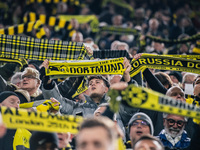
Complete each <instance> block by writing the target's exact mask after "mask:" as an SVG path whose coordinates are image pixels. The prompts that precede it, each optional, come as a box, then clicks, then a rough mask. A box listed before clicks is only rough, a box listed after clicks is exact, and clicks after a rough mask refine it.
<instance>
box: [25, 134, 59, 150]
mask: <svg viewBox="0 0 200 150" xmlns="http://www.w3.org/2000/svg"><path fill="white" fill-rule="evenodd" d="M29 143H30V150H35V149H37V148H38V147H39V146H42V145H43V144H45V143H52V144H54V145H55V147H56V148H58V137H57V134H56V133H48V132H38V131H35V132H33V133H32V136H31V138H30V140H29Z"/></svg>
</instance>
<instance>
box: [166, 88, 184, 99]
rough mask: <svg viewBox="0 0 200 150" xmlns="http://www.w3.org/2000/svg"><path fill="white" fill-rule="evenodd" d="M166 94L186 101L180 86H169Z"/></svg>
mask: <svg viewBox="0 0 200 150" xmlns="http://www.w3.org/2000/svg"><path fill="white" fill-rule="evenodd" d="M166 95H167V96H169V97H172V98H174V99H176V100H181V101H185V97H184V92H183V90H182V89H181V88H180V87H178V86H172V87H171V88H169V89H168V90H167V93H166Z"/></svg>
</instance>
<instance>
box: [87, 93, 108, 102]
mask: <svg viewBox="0 0 200 150" xmlns="http://www.w3.org/2000/svg"><path fill="white" fill-rule="evenodd" d="M84 96H85V99H86V101H87V102H89V101H90V102H94V101H93V100H92V98H91V97H90V96H88V95H84ZM107 99H108V97H107V95H106V94H104V96H103V98H102V99H101V102H100V103H99V104H101V103H107V102H108V100H107Z"/></svg>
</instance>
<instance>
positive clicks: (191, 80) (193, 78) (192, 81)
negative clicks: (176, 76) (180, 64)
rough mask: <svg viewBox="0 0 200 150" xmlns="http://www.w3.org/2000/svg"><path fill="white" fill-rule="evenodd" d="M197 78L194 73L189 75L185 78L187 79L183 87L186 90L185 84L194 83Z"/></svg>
mask: <svg viewBox="0 0 200 150" xmlns="http://www.w3.org/2000/svg"><path fill="white" fill-rule="evenodd" d="M195 78H196V77H195V76H194V75H191V76H187V78H186V79H185V81H184V82H183V83H182V85H183V89H184V90H185V84H193V83H194V80H195Z"/></svg>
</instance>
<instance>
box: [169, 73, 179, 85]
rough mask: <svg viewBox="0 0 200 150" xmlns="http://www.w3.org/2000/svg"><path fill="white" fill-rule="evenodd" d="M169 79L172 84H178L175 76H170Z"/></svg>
mask: <svg viewBox="0 0 200 150" xmlns="http://www.w3.org/2000/svg"><path fill="white" fill-rule="evenodd" d="M170 78H171V80H172V82H173V83H177V84H178V83H179V81H178V79H177V78H176V77H175V76H173V75H170Z"/></svg>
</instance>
